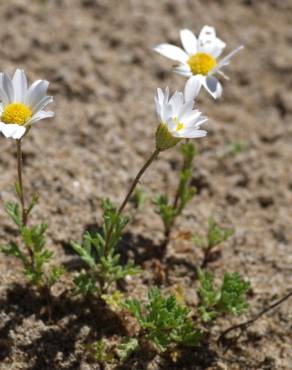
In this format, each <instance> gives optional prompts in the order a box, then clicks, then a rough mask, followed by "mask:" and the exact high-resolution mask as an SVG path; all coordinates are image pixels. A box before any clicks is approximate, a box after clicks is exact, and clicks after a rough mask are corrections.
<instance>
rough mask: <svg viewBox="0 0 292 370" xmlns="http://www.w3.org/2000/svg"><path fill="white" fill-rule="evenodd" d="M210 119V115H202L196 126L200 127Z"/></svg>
mask: <svg viewBox="0 0 292 370" xmlns="http://www.w3.org/2000/svg"><path fill="white" fill-rule="evenodd" d="M206 121H208V117H206V116H201V117H200V119H198V120H197V122H196V125H195V127H196V128H199V127H200V126H201V125H202V124H203V123H205V122H206Z"/></svg>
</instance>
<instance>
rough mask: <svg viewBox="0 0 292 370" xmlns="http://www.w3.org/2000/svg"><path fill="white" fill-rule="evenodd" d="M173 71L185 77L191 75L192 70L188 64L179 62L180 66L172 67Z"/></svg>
mask: <svg viewBox="0 0 292 370" xmlns="http://www.w3.org/2000/svg"><path fill="white" fill-rule="evenodd" d="M173 71H174V72H175V73H177V74H178V75H181V76H185V77H191V76H192V75H193V74H192V71H191V69H190V66H189V65H188V64H186V63H185V64H181V65H180V66H177V67H174V68H173Z"/></svg>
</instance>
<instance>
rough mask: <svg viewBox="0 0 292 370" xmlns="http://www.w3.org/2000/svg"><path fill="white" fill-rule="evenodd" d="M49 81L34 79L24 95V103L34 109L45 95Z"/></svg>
mask: <svg viewBox="0 0 292 370" xmlns="http://www.w3.org/2000/svg"><path fill="white" fill-rule="evenodd" d="M48 86H49V82H48V81H45V80H37V81H35V82H34V83H33V84H32V85H31V86H30V88H29V89H28V92H27V94H26V97H25V103H26V104H27V105H28V106H29V107H30V108H31V109H32V110H33V111H36V109H35V106H36V105H37V104H39V102H40V101H41V100H42V99H43V98H44V97H45V95H46V93H47V90H48Z"/></svg>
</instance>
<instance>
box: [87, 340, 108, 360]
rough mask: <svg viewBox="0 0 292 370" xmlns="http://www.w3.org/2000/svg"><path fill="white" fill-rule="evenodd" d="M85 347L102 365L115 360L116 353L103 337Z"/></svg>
mask: <svg viewBox="0 0 292 370" xmlns="http://www.w3.org/2000/svg"><path fill="white" fill-rule="evenodd" d="M85 349H86V350H87V352H88V353H89V355H90V357H92V358H93V359H94V360H95V361H97V362H98V363H99V364H100V365H102V366H104V365H106V364H108V363H112V362H113V360H114V355H113V353H112V351H111V349H110V348H109V346H108V344H107V342H106V341H105V340H104V339H103V338H102V339H100V340H98V341H96V342H94V343H92V344H90V345H87V346H86V347H85Z"/></svg>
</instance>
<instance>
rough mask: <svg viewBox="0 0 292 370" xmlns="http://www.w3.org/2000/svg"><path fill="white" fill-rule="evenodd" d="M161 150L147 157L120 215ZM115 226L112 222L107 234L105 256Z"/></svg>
mask: <svg viewBox="0 0 292 370" xmlns="http://www.w3.org/2000/svg"><path fill="white" fill-rule="evenodd" d="M159 152H160V150H159V149H155V150H154V152H153V153H152V154H151V155H150V157H149V158H148V159H147V161H146V162H145V164H144V165H143V167H142V168H141V169H140V171H139V172H138V173H137V175H136V177H135V179H134V181H133V182H132V184H131V186H130V189H129V191H128V193H127V195H126V197H125V199H124V201H123V203H122V204H121V206H120V208H119V209H118V215H121V213H122V212H123V210H124V208H125V207H126V205H127V203H128V201H129V199H130V198H131V196H132V194H133V192H134V190H135V188H136V186H137V184H138V182H139V180H140V179H141V177H142V176H143V174H144V173H145V172H146V170H147V169H148V167H149V166H150V165H151V164H152V162H153V161H154V160H155V159H156V158H157V156H158V154H159ZM114 227H115V225H114V224H112V225H111V228H110V230H109V232H108V235H107V238H106V242H105V247H104V254H105V256H107V254H108V252H109V243H110V240H111V236H112V233H113V230H114Z"/></svg>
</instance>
